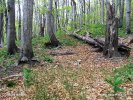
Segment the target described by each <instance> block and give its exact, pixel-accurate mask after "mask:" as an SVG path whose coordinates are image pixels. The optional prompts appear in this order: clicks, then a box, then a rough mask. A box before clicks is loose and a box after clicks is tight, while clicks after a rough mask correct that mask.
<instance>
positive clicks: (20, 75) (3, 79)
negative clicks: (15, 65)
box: [0, 74, 22, 82]
mask: <svg viewBox="0 0 133 100" xmlns="http://www.w3.org/2000/svg"><path fill="white" fill-rule="evenodd" d="M15 77H22V74H16V75H10V76H8V77H5V78H2V79H1V80H0V82H1V81H5V80H9V79H12V78H15Z"/></svg>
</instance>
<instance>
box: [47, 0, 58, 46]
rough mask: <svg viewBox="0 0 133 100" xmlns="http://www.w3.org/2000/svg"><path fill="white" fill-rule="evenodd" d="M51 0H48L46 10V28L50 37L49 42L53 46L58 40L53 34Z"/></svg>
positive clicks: (56, 44)
mask: <svg viewBox="0 0 133 100" xmlns="http://www.w3.org/2000/svg"><path fill="white" fill-rule="evenodd" d="M52 11H53V0H49V2H48V12H47V30H48V35H49V38H50V43H51V45H53V46H58V45H59V41H58V40H57V38H56V36H55V24H54V16H53V13H52Z"/></svg>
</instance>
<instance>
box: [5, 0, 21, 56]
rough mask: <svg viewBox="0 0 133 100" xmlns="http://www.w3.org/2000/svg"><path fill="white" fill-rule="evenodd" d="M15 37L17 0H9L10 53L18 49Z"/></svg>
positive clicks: (8, 40) (8, 29)
mask: <svg viewBox="0 0 133 100" xmlns="http://www.w3.org/2000/svg"><path fill="white" fill-rule="evenodd" d="M15 39H16V31H15V0H8V24H7V50H8V53H9V54H14V53H15V52H17V50H18V48H17V46H16V44H15Z"/></svg>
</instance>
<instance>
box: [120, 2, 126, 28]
mask: <svg viewBox="0 0 133 100" xmlns="http://www.w3.org/2000/svg"><path fill="white" fill-rule="evenodd" d="M124 2H125V0H121V2H120V3H121V6H120V7H119V11H120V19H119V28H121V27H122V26H123V16H124V5H125V3H124Z"/></svg>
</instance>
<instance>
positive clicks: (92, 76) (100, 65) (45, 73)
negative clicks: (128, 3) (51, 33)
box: [0, 42, 133, 100]
mask: <svg viewBox="0 0 133 100" xmlns="http://www.w3.org/2000/svg"><path fill="white" fill-rule="evenodd" d="M130 47H132V48H133V45H130ZM36 48H37V49H36V52H39V49H41V48H40V47H36ZM65 51H66V52H68V51H69V52H73V53H74V54H71V55H57V56H49V58H48V57H47V59H45V60H47V61H48V62H44V61H41V62H40V63H38V64H36V65H34V67H33V66H30V65H28V64H25V65H23V66H17V67H19V68H31V69H32V71H33V72H32V74H33V76H34V79H32V80H30V81H31V85H30V86H25V85H24V78H23V76H22V72H20V71H18V70H17V69H18V68H16V70H17V71H16V73H18V77H13V78H11V79H9V80H13V81H14V82H15V86H13V87H7V85H5V83H8V85H9V82H7V81H6V82H5V83H3V84H2V85H1V89H0V99H1V100H104V99H106V100H114V96H113V95H111V94H112V88H111V86H110V85H109V84H108V83H107V82H106V81H105V79H106V78H108V77H109V76H110V75H112V74H113V70H114V69H115V68H118V67H121V66H123V65H126V64H128V63H129V62H133V59H132V58H128V59H127V58H113V59H105V57H103V54H102V53H101V52H95V49H94V48H92V47H91V46H89V45H87V44H84V43H81V42H77V44H76V45H75V46H61V47H59V48H54V49H45V50H44V54H47V55H49V54H50V53H51V52H60V53H61V52H65ZM42 55H43V54H42ZM50 57H52V58H50ZM131 57H133V50H131ZM12 72H14V71H12ZM19 72H20V73H19ZM10 84H11V83H10ZM121 87H123V88H124V89H125V90H126V92H124V93H121V94H119V95H118V96H119V99H120V100H133V84H124V85H121ZM119 99H118V100H119Z"/></svg>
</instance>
